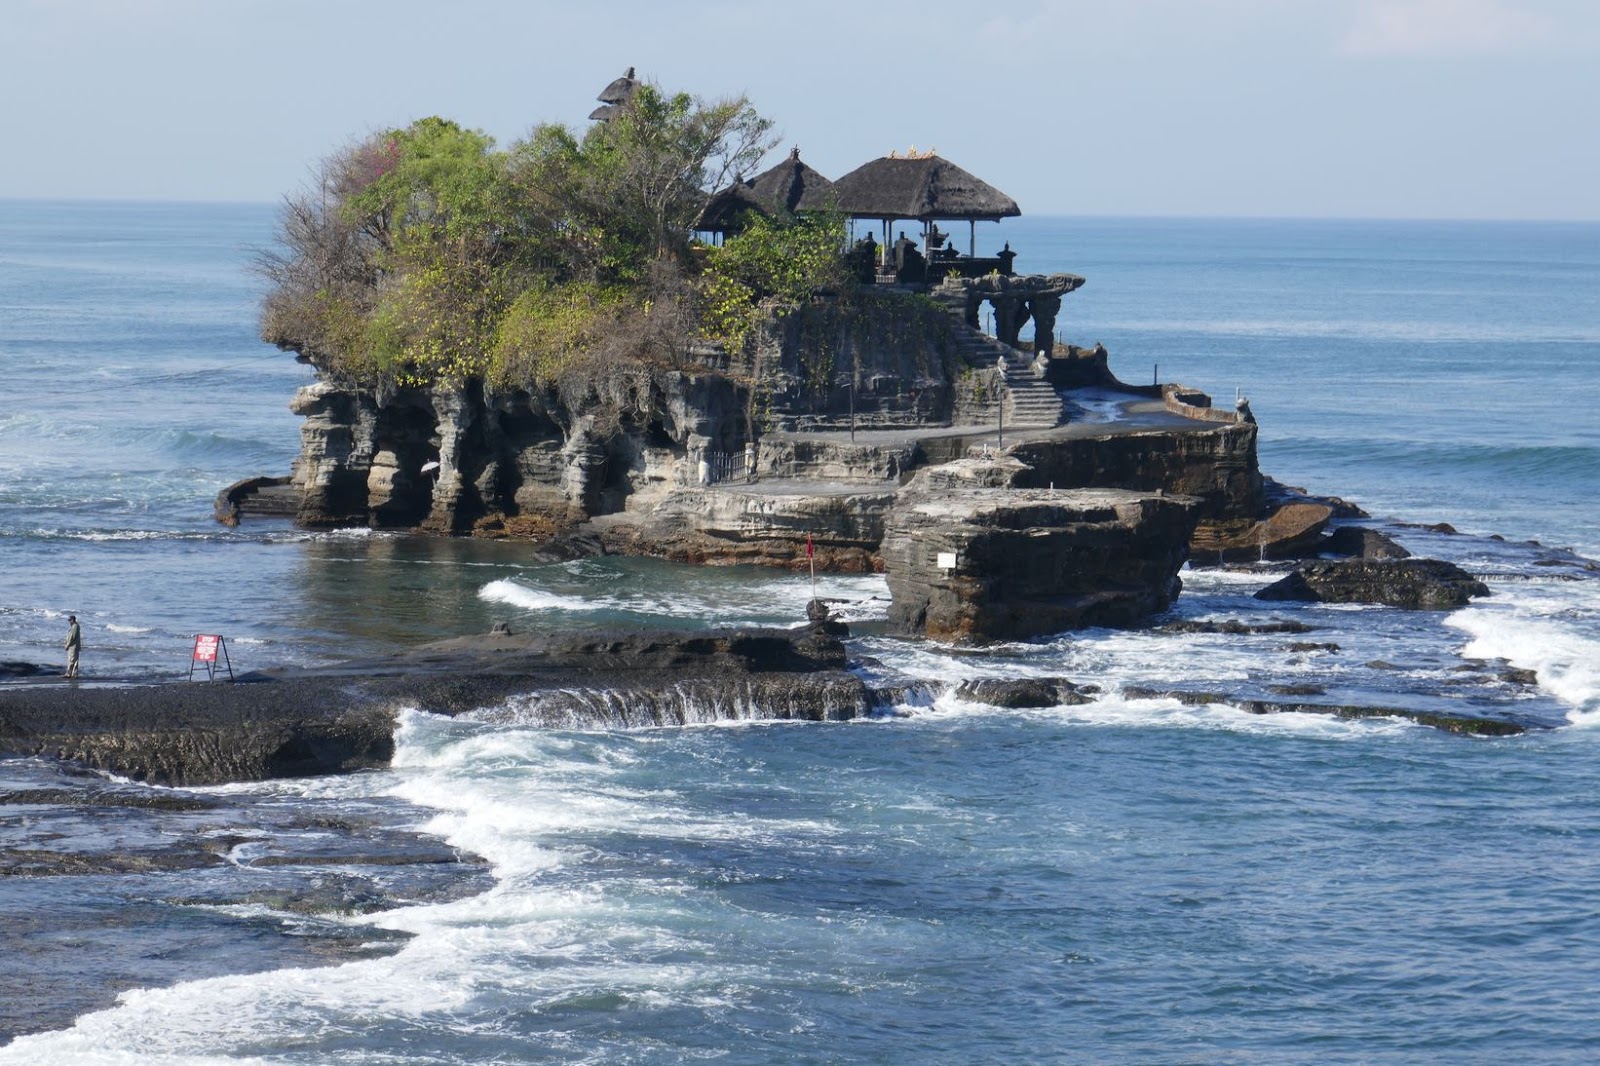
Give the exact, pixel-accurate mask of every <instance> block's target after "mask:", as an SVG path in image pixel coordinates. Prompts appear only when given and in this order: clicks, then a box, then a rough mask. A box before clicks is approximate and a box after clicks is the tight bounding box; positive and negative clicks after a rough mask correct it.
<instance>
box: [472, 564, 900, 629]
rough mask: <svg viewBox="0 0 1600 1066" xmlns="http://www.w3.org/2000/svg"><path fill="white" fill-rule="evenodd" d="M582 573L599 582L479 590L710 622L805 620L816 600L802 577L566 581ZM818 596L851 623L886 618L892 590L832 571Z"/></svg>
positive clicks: (540, 607)
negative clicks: (664, 587)
mask: <svg viewBox="0 0 1600 1066" xmlns="http://www.w3.org/2000/svg"><path fill="white" fill-rule="evenodd" d="M573 577H578V578H579V580H581V581H582V582H583V583H584V584H586V585H587V584H590V583H591V581H592V583H593V585H594V587H593V588H584V589H581V590H573V591H555V590H553V589H550V588H540V587H537V586H535V585H533V584H531V583H530V582H531V581H532V580H533V579H531V578H529V579H519V578H500V579H497V580H495V581H491V582H489V583H488V584H486V585H484V586H483V587H482V588H481V589H479V590H478V596H479V598H480V599H483V600H486V601H488V602H490V603H504V604H507V605H509V606H512V607H517V608H520V609H522V610H528V611H567V612H572V613H579V614H581V613H593V612H596V611H616V612H622V613H628V614H640V615H647V616H653V617H663V618H680V619H694V620H706V621H710V622H712V623H713V624H717V625H751V624H772V622H773V620H774V619H786V620H788V621H789V622H790V623H792V624H795V625H799V624H802V622H803V619H804V617H805V606H806V602H807V601H808V600H809V599H810V598H811V594H812V593H811V585H810V583H809V582H807V581H804V580H800V579H797V578H784V579H781V580H771V581H757V582H754V583H750V584H745V585H738V586H734V585H722V584H714V585H710V586H708V587H706V588H697V587H694V586H688V587H684V586H679V587H676V588H674V589H673V590H672V592H671V594H670V595H667V594H664V593H660V592H654V591H651V590H649V589H641V588H639V587H638V586H637V584H636V583H631V582H629V583H618V582H617V581H615V580H614V579H612V575H603V576H600V577H598V579H595V578H594V577H592V576H591V575H588V574H581V575H580V574H576V573H574V571H572V570H566V571H565V572H564V574H563V580H564V581H570V580H572V578H573ZM816 594H817V595H818V596H819V597H822V598H824V599H826V600H828V601H829V606H830V607H832V608H833V609H834V611H835V613H836V614H837V615H838V616H839V617H840V618H842V619H844V620H845V621H847V622H860V621H868V620H874V619H880V618H883V617H886V616H887V614H888V607H889V596H888V588H887V585H886V584H885V582H884V579H883V578H882V577H879V576H877V575H867V576H853V575H828V576H827V577H826V578H819V579H818V581H817V586H816Z"/></svg>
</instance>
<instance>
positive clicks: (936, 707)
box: [897, 693, 1428, 740]
mask: <svg viewBox="0 0 1600 1066" xmlns="http://www.w3.org/2000/svg"><path fill="white" fill-rule="evenodd" d="M897 710H900V711H901V712H902V713H904V714H906V715H907V716H909V717H912V718H919V717H922V718H932V719H950V718H964V717H986V718H994V717H996V716H1008V717H1014V718H1021V719H1048V720H1052V721H1057V722H1070V723H1073V724H1075V725H1083V726H1094V727H1111V728H1139V729H1149V728H1157V729H1201V730H1216V731H1225V732H1231V733H1251V734H1260V735H1264V736H1291V737H1308V738H1314V739H1324V740H1360V739H1364V738H1370V737H1373V736H1389V735H1393V734H1397V733H1402V732H1410V731H1412V730H1416V729H1426V728H1428V727H1426V726H1420V725H1417V724H1416V723H1414V722H1412V721H1410V720H1408V719H1404V718H1389V717H1374V718H1360V719H1343V718H1337V717H1335V716H1333V715H1328V714H1312V713H1306V712H1301V711H1284V712H1280V713H1277V714H1253V713H1251V712H1249V711H1244V710H1240V709H1239V708H1237V707H1232V706H1229V705H1227V704H1223V703H1209V704H1199V705H1191V704H1185V703H1180V702H1178V701H1177V700H1173V699H1127V698H1124V697H1122V696H1120V695H1117V694H1110V695H1107V696H1104V697H1102V698H1099V699H1095V700H1091V701H1090V702H1089V703H1083V704H1070V705H1064V706H1059V707H1045V708H1027V709H1004V710H1002V709H999V708H995V707H992V706H989V705H988V704H984V703H979V702H975V701H971V700H966V699H962V698H961V697H959V696H956V695H954V694H953V693H946V694H945V695H943V696H940V697H939V698H938V699H937V700H935V701H934V703H933V705H932V706H931V707H925V708H917V707H904V708H897Z"/></svg>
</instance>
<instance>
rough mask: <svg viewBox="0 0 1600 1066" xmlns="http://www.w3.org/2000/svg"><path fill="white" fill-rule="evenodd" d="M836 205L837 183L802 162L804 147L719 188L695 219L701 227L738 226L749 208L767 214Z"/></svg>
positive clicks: (704, 228) (791, 212)
mask: <svg viewBox="0 0 1600 1066" xmlns="http://www.w3.org/2000/svg"><path fill="white" fill-rule="evenodd" d="M831 206H833V182H831V181H829V180H828V179H827V178H825V177H823V176H822V175H821V174H819V173H818V172H817V171H815V170H813V169H812V168H811V167H809V166H807V165H806V164H805V163H802V162H801V161H800V149H798V148H791V149H790V150H789V157H788V158H787V159H785V160H784V161H783V162H781V163H779V164H778V165H777V166H775V167H773V168H771V169H770V170H764V171H762V172H761V173H760V174H757V175H756V176H755V177H753V178H750V179H749V180H748V181H736V182H734V183H733V184H732V185H730V186H728V187H727V188H726V189H721V190H718V191H717V192H716V193H714V194H712V197H711V199H710V200H708V201H707V202H706V206H705V210H703V211H701V212H700V217H699V219H697V220H696V221H695V224H694V228H695V229H698V230H719V231H720V230H726V229H728V228H729V227H730V225H737V224H738V219H739V216H740V215H742V214H744V213H745V212H746V211H752V210H753V211H760V212H761V213H762V214H764V215H771V214H774V213H778V212H787V213H789V214H793V213H795V212H797V211H816V210H820V209H822V208H825V207H831Z"/></svg>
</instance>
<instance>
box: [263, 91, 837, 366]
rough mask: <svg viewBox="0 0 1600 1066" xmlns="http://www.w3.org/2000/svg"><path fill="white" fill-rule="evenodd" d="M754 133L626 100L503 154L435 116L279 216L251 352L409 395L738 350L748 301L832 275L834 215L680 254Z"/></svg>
mask: <svg viewBox="0 0 1600 1066" xmlns="http://www.w3.org/2000/svg"><path fill="white" fill-rule="evenodd" d="M770 131H771V123H770V122H769V121H768V120H767V119H765V118H762V117H761V116H760V115H758V114H757V113H756V112H755V110H754V109H753V108H752V107H751V106H750V104H749V103H748V102H747V101H746V100H745V99H744V98H742V97H740V98H734V99H725V100H716V101H711V102H706V101H702V100H699V99H696V98H694V97H691V96H689V95H687V94H683V93H678V94H671V95H669V94H666V93H663V92H661V91H660V90H659V89H657V88H656V87H655V86H653V85H643V86H641V87H640V88H639V90H638V92H637V93H636V94H635V95H634V97H633V99H632V100H631V101H629V103H628V104H626V105H625V106H623V107H622V108H621V110H620V112H619V113H618V114H617V116H616V117H615V118H614V119H613V120H612V121H610V122H602V123H596V124H595V125H593V126H592V127H591V128H590V129H589V130H588V131H586V132H585V133H584V134H583V135H582V136H581V137H580V136H578V135H577V134H575V133H574V132H573V131H571V130H569V129H568V128H566V127H564V126H561V125H554V124H545V125H540V126H537V127H535V128H534V129H533V130H532V132H531V133H530V134H529V136H528V137H527V138H526V139H524V140H521V141H519V142H517V143H516V144H514V145H512V146H511V148H510V149H509V150H501V149H498V148H497V147H496V146H495V144H494V141H493V140H492V139H491V138H490V137H489V136H487V135H486V134H484V133H482V132H481V131H478V130H470V129H466V128H464V127H462V126H460V125H458V124H456V123H454V122H451V121H449V120H446V119H443V118H438V117H432V118H425V119H421V120H419V121H417V122H414V123H412V124H411V125H410V126H408V127H406V128H404V129H397V130H389V131H386V132H383V133H379V134H375V135H373V136H370V137H367V138H365V139H363V140H361V141H358V142H354V143H352V144H351V145H349V146H347V147H345V148H344V149H342V150H341V151H339V152H336V153H334V154H333V155H332V156H330V157H329V158H328V159H326V160H324V161H323V163H322V165H321V167H320V169H319V170H318V172H317V174H316V178H315V181H314V183H313V186H312V187H311V188H310V189H309V190H307V191H305V192H303V193H301V194H299V195H298V196H294V197H291V198H289V199H288V200H286V201H285V204H284V209H283V213H282V217H281V219H280V226H279V246H278V248H276V249H275V250H274V251H272V252H270V253H268V254H266V255H264V256H262V258H261V261H260V266H261V269H262V272H263V273H264V274H265V275H266V276H267V277H268V279H269V280H270V281H271V283H272V285H271V289H270V291H269V293H268V295H267V296H266V298H265V300H264V301H263V305H262V336H263V337H264V338H265V339H267V340H269V341H271V342H273V343H276V344H278V345H279V346H280V347H283V348H287V349H291V350H294V351H297V352H299V353H301V355H302V356H303V357H304V358H306V359H308V360H310V361H311V362H313V363H315V364H316V365H317V366H319V367H320V368H321V369H323V370H324V371H326V372H329V373H333V374H336V375H343V376H345V377H347V378H350V379H353V380H356V381H364V382H381V381H388V382H392V383H394V384H399V385H415V386H426V385H430V384H433V383H435V382H464V381H467V380H481V381H485V382H488V383H490V384H491V385H494V386H496V387H507V388H509V387H533V386H538V385H551V384H553V383H556V382H558V381H559V380H562V379H563V375H568V374H570V373H573V372H576V371H575V368H578V367H580V366H587V365H589V364H590V363H594V365H595V366H600V365H601V364H604V365H605V366H617V365H621V364H620V363H619V362H618V361H619V360H623V361H626V360H632V361H634V362H641V361H642V362H645V363H656V362H669V363H673V364H677V363H680V362H681V361H682V359H683V358H684V353H685V352H686V350H687V347H688V345H689V343H690V342H691V341H693V340H694V339H695V338H697V337H700V336H711V337H714V338H718V339H721V340H723V341H724V343H727V344H729V345H730V347H734V348H740V347H742V346H743V345H744V343H745V341H746V340H747V339H748V336H749V332H750V330H751V329H752V328H753V323H754V322H755V321H756V320H757V317H758V315H759V309H760V305H759V302H760V301H761V300H763V299H765V298H768V297H774V298H776V299H777V300H779V301H783V302H789V303H793V302H796V301H800V300H804V299H806V298H808V297H809V296H810V295H811V294H812V293H814V292H816V291H819V290H824V289H827V288H829V287H834V286H837V285H838V283H839V280H840V278H842V270H841V269H840V267H839V247H840V243H841V240H842V233H843V229H842V226H841V225H840V224H839V222H838V220H837V219H832V220H823V221H814V220H803V221H794V220H784V221H781V222H767V221H763V220H757V221H756V222H754V223H753V224H752V225H751V226H750V227H749V229H747V230H746V231H745V232H744V233H743V234H742V235H740V236H739V237H737V238H734V239H730V240H729V241H728V242H727V244H726V246H724V247H723V248H720V249H716V250H714V252H713V253H712V254H710V255H709V256H708V257H706V258H705V260H704V265H705V270H704V273H701V265H702V260H701V259H700V258H699V257H697V255H696V254H692V253H691V249H690V244H689V236H690V227H691V226H692V224H693V221H694V219H695V217H696V216H697V214H698V213H699V211H700V209H701V207H702V205H703V204H704V202H705V196H706V193H707V190H708V189H711V188H718V187H721V186H723V185H725V184H727V182H728V181H730V180H731V179H732V177H733V176H734V175H736V174H740V173H744V172H746V171H748V170H750V169H753V168H754V166H755V164H756V163H757V162H758V161H759V160H760V158H761V157H762V155H764V154H765V153H766V152H767V151H768V150H769V149H770V148H771V146H772V141H771V137H770ZM591 357H593V358H591ZM596 359H598V360H599V362H595V360H596Z"/></svg>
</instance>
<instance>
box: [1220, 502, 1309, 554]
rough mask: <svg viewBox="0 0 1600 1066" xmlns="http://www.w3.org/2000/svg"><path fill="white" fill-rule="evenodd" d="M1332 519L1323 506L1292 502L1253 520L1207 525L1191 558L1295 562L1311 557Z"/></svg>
mask: <svg viewBox="0 0 1600 1066" xmlns="http://www.w3.org/2000/svg"><path fill="white" fill-rule="evenodd" d="M1333 517H1334V512H1333V508H1332V507H1330V506H1328V505H1327V504H1324V503H1318V502H1313V501H1310V500H1296V501H1291V502H1287V503H1280V504H1277V505H1276V506H1274V507H1273V509H1272V511H1271V512H1270V513H1269V514H1268V515H1267V516H1266V517H1265V518H1262V519H1259V520H1256V521H1233V522H1212V523H1208V524H1206V525H1205V526H1203V527H1202V528H1200V529H1199V530H1197V531H1196V534H1195V540H1194V544H1193V548H1194V557H1195V559H1196V560H1197V561H1198V562H1202V563H1212V562H1241V561H1242V562H1250V561H1255V560H1260V559H1298V558H1300V557H1302V556H1304V555H1306V554H1315V552H1316V550H1317V547H1318V545H1320V544H1321V543H1322V540H1323V537H1322V531H1323V530H1324V529H1326V528H1327V526H1328V523H1329V522H1331V521H1332V520H1333Z"/></svg>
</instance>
